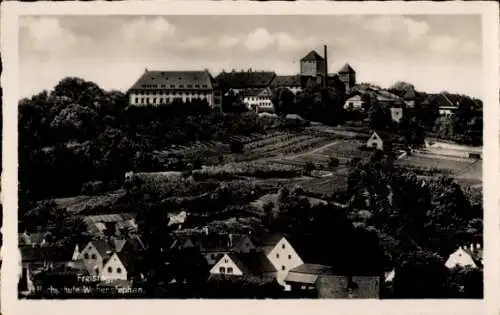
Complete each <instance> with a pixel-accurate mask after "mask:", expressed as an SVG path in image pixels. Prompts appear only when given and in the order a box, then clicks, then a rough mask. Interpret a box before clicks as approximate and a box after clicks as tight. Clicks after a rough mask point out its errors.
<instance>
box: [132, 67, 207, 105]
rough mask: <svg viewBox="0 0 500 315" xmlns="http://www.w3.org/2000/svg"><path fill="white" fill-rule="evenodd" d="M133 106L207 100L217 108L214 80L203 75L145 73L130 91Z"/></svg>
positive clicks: (162, 72) (189, 72) (205, 71)
mask: <svg viewBox="0 0 500 315" xmlns="http://www.w3.org/2000/svg"><path fill="white" fill-rule="evenodd" d="M128 95H129V102H130V105H134V106H148V105H152V106H158V105H161V104H169V103H172V102H173V101H174V100H181V101H183V102H187V101H193V100H205V101H207V102H208V104H209V105H210V106H211V107H215V105H216V104H215V102H214V86H213V78H212V76H211V75H210V73H209V72H208V70H204V71H149V70H148V69H146V70H145V71H144V73H143V74H142V76H141V77H140V78H139V79H138V80H137V82H136V83H135V84H134V85H133V86H132V87H131V88H130V89H129V91H128Z"/></svg>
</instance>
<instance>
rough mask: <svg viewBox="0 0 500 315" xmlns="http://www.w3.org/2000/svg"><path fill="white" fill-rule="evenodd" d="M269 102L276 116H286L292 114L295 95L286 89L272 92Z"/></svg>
mask: <svg viewBox="0 0 500 315" xmlns="http://www.w3.org/2000/svg"><path fill="white" fill-rule="evenodd" d="M271 101H272V103H273V106H274V111H275V113H276V114H277V115H280V116H286V115H287V114H292V113H294V105H295V94H293V92H292V91H290V90H289V89H287V88H277V89H274V90H273V94H272V98H271Z"/></svg>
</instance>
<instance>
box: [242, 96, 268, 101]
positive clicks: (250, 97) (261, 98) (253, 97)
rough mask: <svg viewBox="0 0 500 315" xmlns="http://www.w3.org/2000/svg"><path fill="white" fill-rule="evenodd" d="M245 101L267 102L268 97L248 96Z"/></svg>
mask: <svg viewBox="0 0 500 315" xmlns="http://www.w3.org/2000/svg"><path fill="white" fill-rule="evenodd" d="M246 99H247V100H249V101H265V100H269V97H268V96H249V97H246Z"/></svg>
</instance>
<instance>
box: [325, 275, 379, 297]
mask: <svg viewBox="0 0 500 315" xmlns="http://www.w3.org/2000/svg"><path fill="white" fill-rule="evenodd" d="M382 289H383V281H381V277H380V276H343V275H321V276H319V278H318V279H317V280H316V290H317V294H318V298H320V299H380V297H381V295H382V294H381V293H382Z"/></svg>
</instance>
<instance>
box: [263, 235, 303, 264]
mask: <svg viewBox="0 0 500 315" xmlns="http://www.w3.org/2000/svg"><path fill="white" fill-rule="evenodd" d="M267 257H268V259H269V260H270V261H271V263H272V264H273V266H274V267H275V268H276V270H278V271H288V270H290V269H291V268H295V267H297V266H299V265H302V264H303V261H302V258H301V257H300V256H299V254H298V253H297V252H296V251H295V249H294V248H293V247H292V245H291V244H290V242H288V240H287V239H286V238H284V237H283V238H281V240H279V242H278V243H277V244H276V245H275V246H274V247H273V248H272V249H271V250H270V251H269V252H268V253H267ZM283 266H285V270H283V268H282V267H283Z"/></svg>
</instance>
